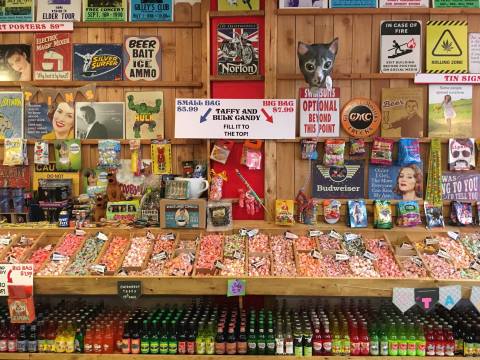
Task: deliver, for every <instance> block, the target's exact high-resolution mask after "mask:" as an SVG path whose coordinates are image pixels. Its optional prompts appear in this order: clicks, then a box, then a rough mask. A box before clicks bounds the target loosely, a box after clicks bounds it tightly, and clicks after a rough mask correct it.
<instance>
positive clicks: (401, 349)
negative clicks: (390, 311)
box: [398, 322, 408, 356]
mask: <svg viewBox="0 0 480 360" xmlns="http://www.w3.org/2000/svg"><path fill="white" fill-rule="evenodd" d="M407 352H408V339H407V334H406V332H405V324H404V323H403V322H402V323H400V324H399V326H398V356H406V355H407Z"/></svg>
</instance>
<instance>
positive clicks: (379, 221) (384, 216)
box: [373, 200, 393, 229]
mask: <svg viewBox="0 0 480 360" xmlns="http://www.w3.org/2000/svg"><path fill="white" fill-rule="evenodd" d="M373 226H374V227H376V228H377V229H391V228H392V227H393V221H392V209H391V207H390V201H388V200H376V201H375V203H374V209H373Z"/></svg>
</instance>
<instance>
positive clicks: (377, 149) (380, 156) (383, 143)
mask: <svg viewBox="0 0 480 360" xmlns="http://www.w3.org/2000/svg"><path fill="white" fill-rule="evenodd" d="M392 154H393V140H391V139H384V138H381V137H376V138H375V139H374V140H373V145H372V156H371V159H370V162H371V163H372V164H376V165H392V162H393V158H392V156H393V155H392Z"/></svg>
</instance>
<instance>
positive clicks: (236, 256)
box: [233, 250, 243, 260]
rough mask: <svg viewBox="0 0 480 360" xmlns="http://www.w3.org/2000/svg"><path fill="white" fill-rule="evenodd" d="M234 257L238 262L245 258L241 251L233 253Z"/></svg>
mask: <svg viewBox="0 0 480 360" xmlns="http://www.w3.org/2000/svg"><path fill="white" fill-rule="evenodd" d="M233 257H234V258H235V259H237V260H240V259H242V258H243V255H242V253H241V252H240V251H238V250H235V251H234V252H233Z"/></svg>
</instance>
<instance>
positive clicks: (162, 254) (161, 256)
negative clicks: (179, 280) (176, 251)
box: [152, 251, 168, 261]
mask: <svg viewBox="0 0 480 360" xmlns="http://www.w3.org/2000/svg"><path fill="white" fill-rule="evenodd" d="M167 258H168V254H167V252H166V251H161V252H159V253H158V254H156V255H154V256H152V260H154V261H162V260H166V259H167Z"/></svg>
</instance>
